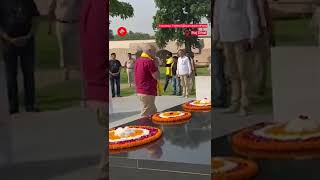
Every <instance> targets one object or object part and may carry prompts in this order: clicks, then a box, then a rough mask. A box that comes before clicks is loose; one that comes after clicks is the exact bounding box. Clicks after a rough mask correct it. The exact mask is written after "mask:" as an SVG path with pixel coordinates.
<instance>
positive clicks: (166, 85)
mask: <svg viewBox="0 0 320 180" xmlns="http://www.w3.org/2000/svg"><path fill="white" fill-rule="evenodd" d="M171 79H172V76H168V75H166V83H165V84H164V91H166V90H167V88H168V85H169V82H170V80H171Z"/></svg>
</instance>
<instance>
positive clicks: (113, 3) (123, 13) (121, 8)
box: [109, 0, 134, 19]
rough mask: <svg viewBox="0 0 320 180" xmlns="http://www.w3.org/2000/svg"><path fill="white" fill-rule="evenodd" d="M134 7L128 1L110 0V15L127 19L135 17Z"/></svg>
mask: <svg viewBox="0 0 320 180" xmlns="http://www.w3.org/2000/svg"><path fill="white" fill-rule="evenodd" d="M133 14H134V10H133V7H132V6H131V5H130V4H129V3H127V2H120V1H118V0H109V15H110V16H111V17H117V16H118V17H120V18H121V19H127V18H130V17H133Z"/></svg>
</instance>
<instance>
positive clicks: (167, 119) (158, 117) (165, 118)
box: [151, 111, 191, 123]
mask: <svg viewBox="0 0 320 180" xmlns="http://www.w3.org/2000/svg"><path fill="white" fill-rule="evenodd" d="M151 119H152V120H153V121H154V122H155V123H178V122H186V121H188V120H190V119H191V113H190V112H183V111H170V112H164V113H157V114H154V115H152V117H151Z"/></svg>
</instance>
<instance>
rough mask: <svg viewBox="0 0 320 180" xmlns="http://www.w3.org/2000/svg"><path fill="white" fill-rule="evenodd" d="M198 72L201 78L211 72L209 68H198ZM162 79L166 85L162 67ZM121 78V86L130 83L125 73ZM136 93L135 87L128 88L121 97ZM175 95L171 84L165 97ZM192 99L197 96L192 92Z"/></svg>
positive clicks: (122, 92) (122, 73)
mask: <svg viewBox="0 0 320 180" xmlns="http://www.w3.org/2000/svg"><path fill="white" fill-rule="evenodd" d="M197 72H198V75H199V76H208V75H209V72H208V68H207V67H201V68H197ZM160 74H161V76H160V78H161V81H162V83H163V85H164V83H165V78H166V77H165V67H161V68H160ZM120 77H121V84H123V85H126V84H127V82H128V78H127V74H126V72H125V71H121V74H120ZM134 93H135V91H134V88H133V87H131V88H130V87H128V88H124V89H122V90H121V96H130V95H133V94H134ZM172 93H173V87H172V85H171V83H170V84H169V85H168V89H167V91H166V92H165V93H164V94H163V95H171V94H172ZM191 96H192V97H194V96H195V92H192V94H191Z"/></svg>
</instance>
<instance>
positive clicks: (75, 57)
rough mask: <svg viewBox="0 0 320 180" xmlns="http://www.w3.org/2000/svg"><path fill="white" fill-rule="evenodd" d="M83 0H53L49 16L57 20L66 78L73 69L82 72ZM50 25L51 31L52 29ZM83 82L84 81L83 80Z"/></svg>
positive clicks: (61, 56) (83, 98)
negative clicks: (81, 16) (81, 26)
mask: <svg viewBox="0 0 320 180" xmlns="http://www.w3.org/2000/svg"><path fill="white" fill-rule="evenodd" d="M82 4H83V0H51V4H50V8H49V18H50V21H51V23H53V22H55V26H56V36H57V39H58V45H59V50H60V66H61V67H63V68H64V78H65V80H69V79H70V72H71V70H77V71H79V70H80V72H81V73H82V70H81V66H80V57H81V56H80V26H79V21H80V12H81V8H82ZM51 28H52V25H51V26H50V29H49V33H51V31H52V29H51ZM81 77H82V75H81ZM81 82H82V81H81ZM81 91H82V92H81V94H82V105H85V97H84V85H82V87H81Z"/></svg>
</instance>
